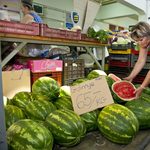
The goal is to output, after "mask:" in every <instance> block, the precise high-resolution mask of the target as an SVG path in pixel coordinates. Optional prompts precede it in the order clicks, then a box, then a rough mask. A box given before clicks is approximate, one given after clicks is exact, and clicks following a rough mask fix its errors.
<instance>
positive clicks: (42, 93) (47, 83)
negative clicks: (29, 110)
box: [32, 77, 60, 101]
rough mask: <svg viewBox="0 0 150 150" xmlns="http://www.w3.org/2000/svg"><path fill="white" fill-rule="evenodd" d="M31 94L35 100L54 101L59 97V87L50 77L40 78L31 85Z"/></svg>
mask: <svg viewBox="0 0 150 150" xmlns="http://www.w3.org/2000/svg"><path fill="white" fill-rule="evenodd" d="M32 92H33V94H34V95H35V97H36V99H41V100H48V101H54V100H55V99H57V98H58V96H59V95H60V86H59V84H58V82H57V81H56V80H54V79H53V78H50V77H41V78H39V79H37V80H36V81H35V82H34V83H33V85H32Z"/></svg>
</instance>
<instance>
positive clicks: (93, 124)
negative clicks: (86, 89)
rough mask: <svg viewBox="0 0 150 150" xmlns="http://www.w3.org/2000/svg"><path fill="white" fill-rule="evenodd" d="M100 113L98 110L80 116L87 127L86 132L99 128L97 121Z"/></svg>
mask: <svg viewBox="0 0 150 150" xmlns="http://www.w3.org/2000/svg"><path fill="white" fill-rule="evenodd" d="M99 113H100V111H99V110H98V109H96V110H93V111H90V112H87V113H84V114H82V115H80V117H81V118H82V119H83V121H84V122H85V125H86V130H87V131H88V132H89V131H94V130H96V129H97V128H98V125H97V119H98V116H99Z"/></svg>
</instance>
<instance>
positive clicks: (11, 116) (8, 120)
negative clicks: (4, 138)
mask: <svg viewBox="0 0 150 150" xmlns="http://www.w3.org/2000/svg"><path fill="white" fill-rule="evenodd" d="M4 110H5V124H6V130H7V129H8V128H9V127H10V126H11V125H12V124H13V123H15V122H17V121H18V120H21V119H25V115H24V113H23V111H22V110H21V109H20V108H19V107H17V106H14V105H5V106H4Z"/></svg>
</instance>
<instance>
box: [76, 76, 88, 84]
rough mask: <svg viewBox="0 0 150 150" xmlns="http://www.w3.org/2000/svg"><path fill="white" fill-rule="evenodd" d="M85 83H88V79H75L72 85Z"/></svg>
mask: <svg viewBox="0 0 150 150" xmlns="http://www.w3.org/2000/svg"><path fill="white" fill-rule="evenodd" d="M85 81H88V79H87V78H80V79H77V80H76V81H75V82H74V83H73V85H77V84H80V83H83V82H85Z"/></svg>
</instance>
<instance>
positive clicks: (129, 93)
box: [113, 81, 135, 99]
mask: <svg viewBox="0 0 150 150" xmlns="http://www.w3.org/2000/svg"><path fill="white" fill-rule="evenodd" d="M113 91H114V92H115V93H117V95H118V96H119V97H121V98H122V99H132V98H134V97H135V94H134V93H133V92H134V91H135V88H134V86H133V85H132V84H131V83H129V82H127V81H121V82H118V83H117V84H115V85H114V86H113Z"/></svg>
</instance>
